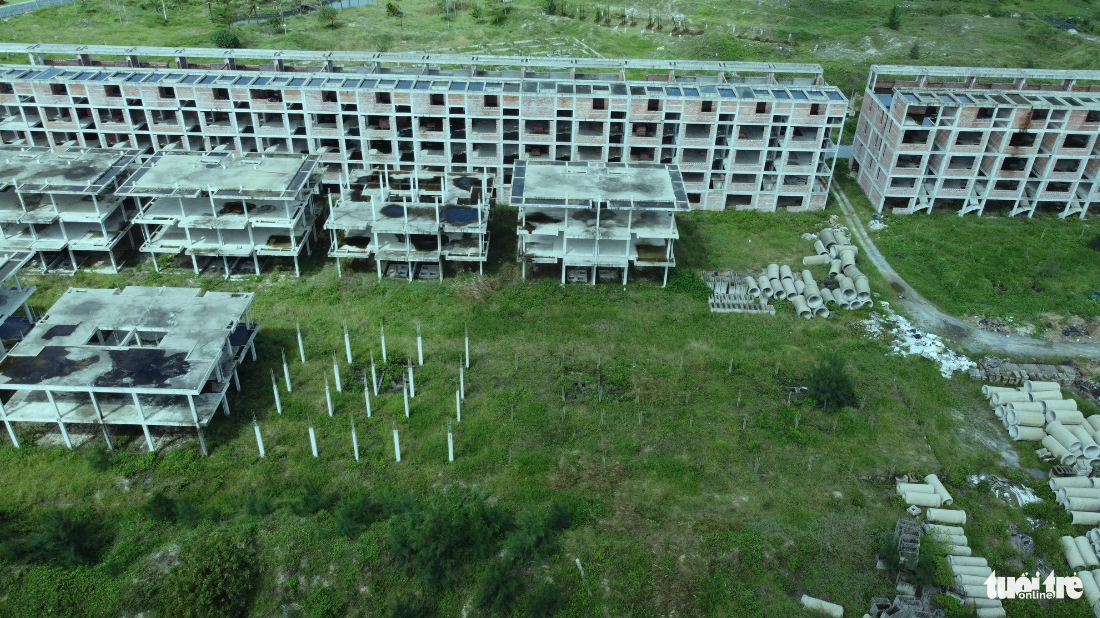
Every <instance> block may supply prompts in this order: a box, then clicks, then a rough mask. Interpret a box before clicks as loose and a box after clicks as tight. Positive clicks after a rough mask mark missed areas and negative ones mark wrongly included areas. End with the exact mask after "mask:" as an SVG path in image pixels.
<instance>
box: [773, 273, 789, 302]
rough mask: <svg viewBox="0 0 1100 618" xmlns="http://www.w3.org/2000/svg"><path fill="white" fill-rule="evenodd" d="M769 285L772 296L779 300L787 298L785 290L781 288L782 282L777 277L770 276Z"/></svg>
mask: <svg viewBox="0 0 1100 618" xmlns="http://www.w3.org/2000/svg"><path fill="white" fill-rule="evenodd" d="M771 286H772V296H774V297H776V298H778V299H779V300H786V299H787V290H786V289H784V288H783V284H782V283H780V281H779V279H776V278H772V280H771Z"/></svg>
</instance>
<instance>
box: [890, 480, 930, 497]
mask: <svg viewBox="0 0 1100 618" xmlns="http://www.w3.org/2000/svg"><path fill="white" fill-rule="evenodd" d="M897 490H898V495H899V496H901V495H905V494H908V493H917V494H934V493H936V488H935V487H932V486H931V485H929V484H928V483H898V486H897Z"/></svg>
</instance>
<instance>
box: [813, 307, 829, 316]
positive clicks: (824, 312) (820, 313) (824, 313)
mask: <svg viewBox="0 0 1100 618" xmlns="http://www.w3.org/2000/svg"><path fill="white" fill-rule="evenodd" d="M830 315H832V314H831V313H829V310H828V309H826V308H825V305H822V306H820V307H817V308H815V309H814V317H815V318H828V317H829V316H830Z"/></svg>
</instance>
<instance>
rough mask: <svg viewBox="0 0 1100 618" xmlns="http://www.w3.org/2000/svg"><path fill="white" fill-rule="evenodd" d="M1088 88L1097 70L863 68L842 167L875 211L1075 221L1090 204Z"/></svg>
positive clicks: (1093, 154)
mask: <svg viewBox="0 0 1100 618" xmlns="http://www.w3.org/2000/svg"><path fill="white" fill-rule="evenodd" d="M1098 80H1100V71H1048V70H1041V69H986V68H960V67H913V66H881V65H875V66H872V67H871V73H870V77H869V78H868V80H867V89H866V92H865V93H864V97H863V104H862V108H861V111H860V117H859V125H858V128H857V130H856V138H855V143H854V145H853V146H852V159H851V165H852V169H853V171H854V172H855V173H856V177H857V178H858V180H859V184H860V186H861V187H863V190H864V191H865V192H866V193H867V196H868V198H870V200H871V204H872V205H873V206H874V207H875V208H876V209H878V210H879V211H881V210H882V209H883V208H891V209H893V211H894V212H896V213H912V212H915V211H919V210H926V211H929V212H930V211H931V210H932V208H953V209H956V210H958V211H959V214H960V215H962V214H966V213H969V212H976V213H978V215H981V214H982V213H983V212H984V211H986V210H987V209H996V210H998V211H1003V212H1005V213H1007V214H1009V215H1017V214H1027V216H1028V217H1031V216H1032V215H1033V214H1034V213H1035V212H1036V210H1040V211H1044V210H1045V211H1049V212H1055V213H1057V214H1058V216H1060V217H1063V218H1065V217H1068V216H1070V215H1079V216H1080V217H1084V216H1085V213H1086V212H1087V210H1088V208H1089V206H1090V205H1091V204H1093V203H1095V202H1097V201H1100V183H1097V173H1098V172H1100V143H1098V141H1097V136H1098V134H1100V86H1097V85H1095V84H1096V83H1098ZM1086 81H1087V82H1088V83H1089V84H1090V85H1085V83H1084V82H1086Z"/></svg>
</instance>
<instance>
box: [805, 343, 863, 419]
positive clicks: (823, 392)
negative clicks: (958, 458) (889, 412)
mask: <svg viewBox="0 0 1100 618" xmlns="http://www.w3.org/2000/svg"><path fill="white" fill-rule="evenodd" d="M806 394H807V395H809V397H810V398H811V399H813V400H814V401H816V402H817V403H818V405H820V406H821V407H823V408H825V409H826V410H829V409H832V410H833V411H837V410H840V409H841V408H843V407H845V406H854V405H856V403H857V399H856V391H855V387H854V386H853V385H852V378H851V377H850V376H849V375H848V372H847V371H846V370H845V369H844V361H843V360H842V359H841V358H840V357H838V356H835V355H831V356H827V357H825V359H824V360H822V361H821V362H820V363H818V364H817V365H816V366H815V367H814V368H813V371H811V372H810V379H809V380H808V381H807V382H806Z"/></svg>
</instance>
